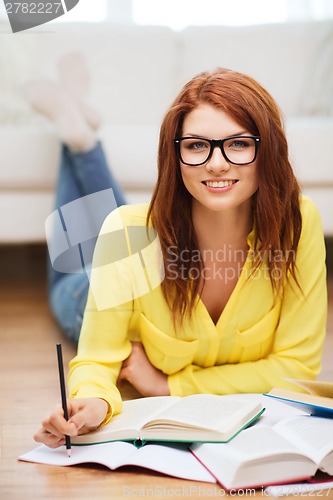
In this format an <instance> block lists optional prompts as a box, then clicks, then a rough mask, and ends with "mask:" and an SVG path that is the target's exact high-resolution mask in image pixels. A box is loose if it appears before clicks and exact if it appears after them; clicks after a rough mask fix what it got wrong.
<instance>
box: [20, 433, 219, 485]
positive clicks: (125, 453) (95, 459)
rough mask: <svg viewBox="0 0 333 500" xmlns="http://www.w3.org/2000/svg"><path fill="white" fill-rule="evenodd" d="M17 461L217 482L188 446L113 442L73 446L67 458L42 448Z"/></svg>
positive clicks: (59, 449) (64, 455)
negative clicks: (139, 471)
mask: <svg viewBox="0 0 333 500" xmlns="http://www.w3.org/2000/svg"><path fill="white" fill-rule="evenodd" d="M19 460H22V461H24V462H35V463H40V464H47V465H60V466H68V465H79V464H84V463H95V464H99V465H104V466H105V467H108V468H109V469H111V470H115V469H118V468H120V467H124V466H137V467H143V468H146V469H149V470H153V471H156V472H161V473H163V474H166V475H169V476H173V477H179V478H182V479H190V480H192V481H204V482H208V483H216V480H215V478H214V477H213V476H212V475H211V474H210V473H209V472H208V471H207V469H205V468H204V467H203V466H202V465H201V464H200V462H198V460H196V458H195V457H194V456H193V455H192V454H191V453H190V452H189V450H188V448H187V445H186V444H183V443H177V444H169V445H164V444H146V445H145V446H142V447H141V448H137V447H136V446H135V445H134V444H132V443H126V442H124V441H116V442H112V443H103V444H98V445H91V446H76V447H74V448H72V455H71V457H70V458H68V456H67V455H66V452H65V451H64V448H56V449H51V448H48V447H47V446H45V445H41V446H39V447H38V448H35V449H34V450H32V451H29V452H28V453H25V454H24V455H21V456H20V457H19Z"/></svg>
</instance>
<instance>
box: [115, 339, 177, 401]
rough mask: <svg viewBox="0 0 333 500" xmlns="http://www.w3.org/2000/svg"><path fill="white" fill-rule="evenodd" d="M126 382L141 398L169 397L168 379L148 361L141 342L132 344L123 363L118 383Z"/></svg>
mask: <svg viewBox="0 0 333 500" xmlns="http://www.w3.org/2000/svg"><path fill="white" fill-rule="evenodd" d="M122 380H127V382H129V383H130V384H131V385H132V386H133V387H134V388H135V389H136V390H137V391H139V393H140V394H142V396H169V395H170V391H169V386H168V377H167V375H166V374H165V373H163V372H161V371H160V370H158V369H157V368H155V366H153V365H152V364H151V362H150V361H149V359H148V357H147V354H146V352H145V350H144V347H143V345H142V344H141V342H132V352H131V354H130V355H129V357H128V358H127V359H125V360H124V361H123V365H122V368H121V370H120V373H119V377H118V382H120V383H121V381H122Z"/></svg>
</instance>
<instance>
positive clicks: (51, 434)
mask: <svg viewBox="0 0 333 500" xmlns="http://www.w3.org/2000/svg"><path fill="white" fill-rule="evenodd" d="M67 410H68V417H69V418H68V421H67V420H66V419H65V418H64V412H63V409H62V407H61V405H58V406H57V407H56V408H55V410H54V411H53V412H52V413H51V415H50V416H49V417H47V418H45V419H44V420H43V422H42V427H41V429H39V431H38V432H37V433H36V434H35V435H34V439H35V441H37V442H38V443H43V444H46V445H47V446H49V447H50V448H58V447H59V446H62V445H64V444H65V435H67V436H70V437H74V436H77V435H78V434H86V433H87V432H90V431H93V430H94V429H96V428H97V427H99V425H100V424H101V423H102V422H103V420H104V419H105V417H106V415H107V412H108V403H107V402H106V401H104V399H99V398H82V399H67Z"/></svg>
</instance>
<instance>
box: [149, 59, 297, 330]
mask: <svg viewBox="0 0 333 500" xmlns="http://www.w3.org/2000/svg"><path fill="white" fill-rule="evenodd" d="M201 103H206V104H210V105H211V106H214V107H215V108H217V109H219V110H222V111H224V112H226V113H228V114H229V115H230V116H231V117H232V118H233V119H234V120H235V121H237V122H238V123H239V124H240V125H242V126H243V127H244V128H245V129H246V130H247V131H249V133H251V134H253V135H258V136H260V145H259V152H258V156H257V160H256V165H257V166H256V168H257V171H258V183H259V188H258V190H257V192H256V193H255V194H254V195H253V202H252V209H253V218H254V223H255V229H256V232H255V251H256V252H255V254H256V255H259V254H260V255H267V253H268V252H270V253H271V254H273V255H274V252H280V254H281V255H283V256H284V258H283V259H277V260H274V261H271V260H269V261H268V266H269V271H270V273H269V275H270V279H271V283H272V286H273V289H274V290H275V291H281V290H282V287H283V284H284V282H285V278H286V277H287V276H288V275H289V272H290V273H291V275H292V276H293V278H294V279H295V281H296V283H297V278H296V265H295V258H296V250H297V246H298V242H299V238H300V234H301V228H302V219H301V212H300V205H299V197H300V188H299V185H298V182H297V180H296V178H295V175H294V173H293V170H292V167H291V165H290V162H289V158H288V145H287V140H286V136H285V133H284V129H283V120H282V115H281V111H280V109H279V107H278V106H277V104H276V102H275V101H274V99H273V98H272V96H271V95H270V94H269V93H268V92H267V91H266V90H265V89H264V88H263V87H262V86H261V85H260V84H259V83H258V82H257V81H255V80H254V79H253V78H251V77H249V76H247V75H244V74H241V73H238V72H235V71H231V70H226V69H217V70H215V71H213V72H211V73H208V72H205V73H201V74H199V75H198V76H196V77H194V78H193V79H192V80H190V81H189V82H188V83H187V84H186V85H185V86H184V87H183V89H182V90H181V92H180V94H179V95H178V97H177V98H176V99H175V101H174V102H173V104H172V105H171V107H170V108H169V110H168V111H167V113H166V115H165V117H164V120H163V122H162V126H161V130H160V141H159V150H158V180H157V183H156V187H155V190H154V193H153V196H152V200H151V203H150V206H149V210H148V216H147V222H149V221H151V223H152V225H153V227H154V228H155V229H156V231H157V233H158V235H159V239H160V243H161V247H162V253H163V258H164V265H165V279H164V281H163V283H162V289H163V293H164V295H165V297H166V300H167V302H168V304H169V305H170V307H171V310H172V314H173V319H174V321H175V320H177V319H178V320H181V319H182V318H183V316H184V314H185V313H187V312H188V313H189V314H191V312H192V310H193V307H194V305H195V302H196V298H197V296H198V293H199V289H200V285H201V283H200V280H199V279H189V278H187V279H186V278H184V273H181V272H180V270H179V272H178V273H177V275H176V278H175V279H174V276H175V274H174V272H173V276H172V277H171V271H170V266H169V264H170V248H171V247H172V254H173V255H175V254H176V255H178V257H179V258H178V260H177V259H174V261H173V262H176V261H177V262H179V263H180V264H179V265H184V262H182V259H181V258H180V256H181V252H182V250H184V249H186V250H188V251H189V252H192V251H193V250H197V248H198V245H197V240H196V235H195V231H194V228H193V223H192V216H191V199H192V198H191V195H190V194H189V192H188V191H187V189H186V188H185V186H184V183H183V180H182V177H181V172H180V168H179V159H178V158H177V155H176V151H175V147H174V139H175V138H176V137H180V136H181V135H182V126H183V121H184V118H185V116H186V115H187V114H188V113H190V112H191V111H192V110H193V109H195V108H196V107H197V106H198V105H199V104H201ZM261 263H262V259H260V258H259V259H254V260H253V270H254V269H256V268H257V267H259V266H260V265H261ZM188 265H191V266H192V268H193V265H196V267H197V268H198V269H201V263H200V262H196V263H195V264H194V263H193V262H192V263H190V264H188ZM277 270H278V271H279V272H276V271H277ZM173 271H174V266H173Z"/></svg>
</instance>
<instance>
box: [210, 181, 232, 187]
mask: <svg viewBox="0 0 333 500" xmlns="http://www.w3.org/2000/svg"><path fill="white" fill-rule="evenodd" d="M235 182H236V181H218V182H217V181H206V182H205V184H206V186H208V187H212V188H223V187H227V186H231V185H232V184H234V183H235Z"/></svg>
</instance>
